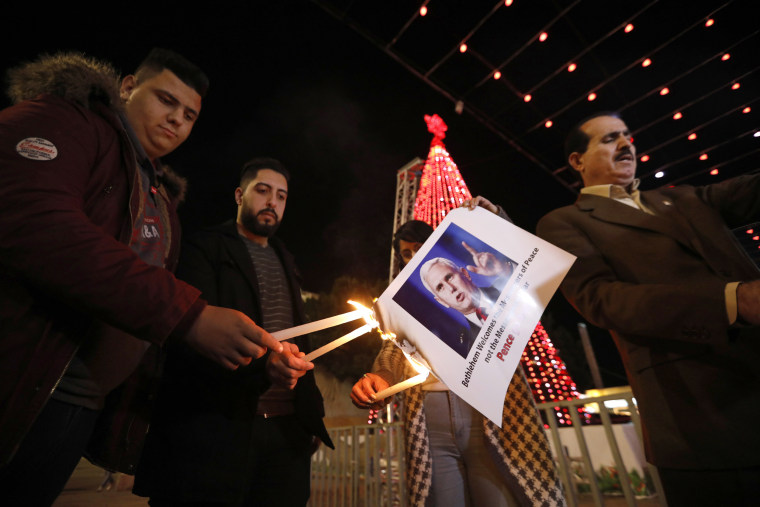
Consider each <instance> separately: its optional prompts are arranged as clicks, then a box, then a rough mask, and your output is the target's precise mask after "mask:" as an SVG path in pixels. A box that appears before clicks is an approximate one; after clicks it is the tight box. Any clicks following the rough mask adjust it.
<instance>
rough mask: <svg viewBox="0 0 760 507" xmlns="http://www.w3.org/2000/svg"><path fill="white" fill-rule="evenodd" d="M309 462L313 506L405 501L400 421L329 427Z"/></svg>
mask: <svg viewBox="0 0 760 507" xmlns="http://www.w3.org/2000/svg"><path fill="white" fill-rule="evenodd" d="M328 431H329V433H330V438H331V439H332V441H333V442H334V443H335V450H334V451H333V450H332V449H330V448H327V447H325V446H321V447H320V449H319V450H318V451H317V452H316V453H315V454H314V456H313V457H312V460H311V498H310V500H309V505H310V506H311V507H323V506H324V507H358V506H365V505H366V506H373V507H374V506H378V507H381V506H388V507H390V506H399V507H403V506H406V505H407V498H406V496H407V491H406V461H405V459H404V428H403V425H402V423H392V424H373V425H360V426H344V427H337V428H329V430H328Z"/></svg>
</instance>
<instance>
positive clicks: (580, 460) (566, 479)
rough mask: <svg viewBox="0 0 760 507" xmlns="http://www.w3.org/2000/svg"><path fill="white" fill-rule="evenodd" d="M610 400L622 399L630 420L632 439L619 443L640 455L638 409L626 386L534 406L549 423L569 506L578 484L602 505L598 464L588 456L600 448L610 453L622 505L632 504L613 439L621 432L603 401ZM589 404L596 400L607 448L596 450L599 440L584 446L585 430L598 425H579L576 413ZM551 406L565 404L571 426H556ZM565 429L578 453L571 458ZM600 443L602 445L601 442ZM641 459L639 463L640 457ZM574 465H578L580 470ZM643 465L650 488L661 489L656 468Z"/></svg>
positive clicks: (572, 506)
mask: <svg viewBox="0 0 760 507" xmlns="http://www.w3.org/2000/svg"><path fill="white" fill-rule="evenodd" d="M613 400H615V401H619V400H622V401H624V402H625V403H626V404H627V407H628V409H627V410H626V413H627V414H628V415H629V416H630V418H631V423H629V424H632V425H633V431H630V432H628V434H629V435H630V434H632V435H633V438H632V439H628V440H626V441H625V442H623V443H622V445H626V446H633V447H634V448H635V449H634V451H637V452H638V453H639V454H640V455H641V456H643V454H644V452H643V444H642V442H643V439H642V435H641V421H640V419H639V413H638V409H637V408H636V404H635V402H634V398H633V394H632V393H631V391H630V389H629V390H627V391H625V392H621V393H617V394H609V395H606V396H599V397H595V398H581V399H575V400H566V401H560V402H551V403H541V404H539V405H538V408H539V410H540V411H542V412H543V413H544V415H545V420H546V421H547V422H548V424H549V432H548V436H549V439H550V441H551V444H552V448H553V449H552V450H553V451H554V458H555V462H556V463H557V464H558V469H559V470H558V471H559V475H560V479H561V480H562V485H563V486H564V489H565V496H566V498H567V504H568V506H569V507H576V506H578V505H580V504H579V496H578V492H579V491H578V490H579V484H580V483H582V484H584V485H585V487H586V488H588V491H589V494H590V495H591V499H592V500H593V502H594V505H596V506H598V507H601V506H603V505H604V495H603V493H602V491H601V489H600V486H599V484H598V482H597V475H596V472H595V466H596V467H598V466H599V465H600V464H599V463H598V461H599V460H598V459H596V460H594V459H592V458H593V455H594V454H596V455H598V454H599V452H600V451H602V452H603V453H604V454H606V455H611V456H612V459H613V461H614V469H615V473H616V475H617V477H618V478H619V479H620V480H619V484H620V489H621V491H620V492H621V493H622V494H623V497H624V498H625V501H626V505H628V506H630V507H633V506H635V505H636V495H635V493H634V491H633V488H632V487H631V482H630V480H627V479H628V478H629V477H630V472H629V470H628V468H627V467H626V465H625V460H624V459H623V455H622V454H621V442H619V441H618V438H616V433H618V434H620V433H621V432H616V431H614V429H615V426H619V425H614V426H613V424H612V420H611V418H610V412H609V409H608V408H607V406H605V402H609V401H613ZM592 403H596V405H597V406H598V410H599V416H600V418H601V421H602V424H601V426H602V428H603V431H604V436H605V437H606V438H605V439H604V440H606V444H607V448H605V449H599V448H598V447H599V446H600V443H599V442H598V441H597V442H596V447H595V448H594V449H592V450H591V451H590V450H589V445H588V440H589V430H591V429H598V428H599V425H583V424H582V423H581V418H580V417H579V415H578V409H579V408H581V407H583V406H584V405H589V404H592ZM555 407H567V408H568V409H569V410H568V411H569V412H570V419H571V421H572V423H573V425H572V429H571V428H559V427H558V426H557V420H556V418H555V416H554V409H555ZM561 432H562V433H563V435H562V436H564V437H565V438H564V439H563V438H562V437H561V435H560V433H561ZM568 432H572V434H573V435H574V436H575V442H574V443H575V445H574V446H573V447H574V450H575V451H579V452H580V456H575V457H572V456H569V455H568V454H569V453H568V452H567V447H568V446H567V439H568V437H569V435H568ZM601 445H603V443H602V444H601ZM592 451H593V452H592ZM594 461H597V463H594ZM641 461H642V462H643V459H642V460H641ZM574 463H577V464H578V465H577V466H576V467H574V466H573V464H574ZM607 465H609V464H607ZM578 467H580V470H579V469H578ZM643 467H644V468H645V469H646V470H642V472H643V473H642V477H643V476H644V475H646V474H647V473H648V474H649V477H650V478H651V481H652V483H653V486H654V490H655V491H656V492H658V491H662V485H661V483H660V476H659V475H658V474H657V469H656V468H655V467H654V466H652V465H649V464H648V463H645V462H643ZM578 472H580V473H578ZM656 498H657V501H658V503H659V505H660V506H662V507H667V503H666V502H665V497H664V495H661V494H658V495H657V496H656ZM584 503H585V502H584Z"/></svg>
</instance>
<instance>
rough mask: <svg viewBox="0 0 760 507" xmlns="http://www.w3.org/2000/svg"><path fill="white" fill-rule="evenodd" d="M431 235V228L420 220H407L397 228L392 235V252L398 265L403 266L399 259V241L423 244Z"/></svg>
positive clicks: (401, 260)
mask: <svg viewBox="0 0 760 507" xmlns="http://www.w3.org/2000/svg"><path fill="white" fill-rule="evenodd" d="M431 234H433V228H432V227H431V226H430V224H428V223H427V222H423V221H422V220H409V221H408V222H404V224H403V225H402V226H401V227H399V228H398V230H397V231H396V234H394V235H393V252H394V253H395V255H396V260H397V261H398V262H399V265H402V266H403V264H404V261H403V259H402V258H401V240H404V241H409V242H412V243H424V242H425V241H427V239H428V238H429V237H430V235H431Z"/></svg>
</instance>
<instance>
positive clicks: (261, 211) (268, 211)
mask: <svg viewBox="0 0 760 507" xmlns="http://www.w3.org/2000/svg"><path fill="white" fill-rule="evenodd" d="M262 213H271V214H272V215H274V219H275V220H276V221H278V222H279V221H280V215H278V214H277V212H276V211H275V210H273V209H272V208H263V209H260V210H259V212H258V213H256V216H257V217H258V216H259V215H261V214H262Z"/></svg>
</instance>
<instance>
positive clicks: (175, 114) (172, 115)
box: [167, 107, 184, 125]
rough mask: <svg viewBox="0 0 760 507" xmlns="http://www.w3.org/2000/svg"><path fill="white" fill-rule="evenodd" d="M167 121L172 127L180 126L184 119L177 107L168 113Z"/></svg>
mask: <svg viewBox="0 0 760 507" xmlns="http://www.w3.org/2000/svg"><path fill="white" fill-rule="evenodd" d="M167 119H168V120H169V123H171V124H173V125H182V122H183V121H184V117H183V116H182V111H181V110H180V108H178V107H175V108H174V109H172V110H171V111H169V115H168V116H167Z"/></svg>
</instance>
